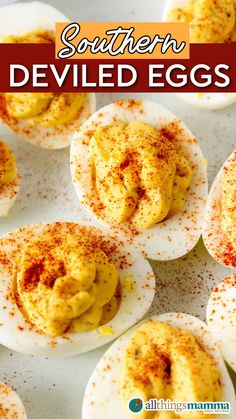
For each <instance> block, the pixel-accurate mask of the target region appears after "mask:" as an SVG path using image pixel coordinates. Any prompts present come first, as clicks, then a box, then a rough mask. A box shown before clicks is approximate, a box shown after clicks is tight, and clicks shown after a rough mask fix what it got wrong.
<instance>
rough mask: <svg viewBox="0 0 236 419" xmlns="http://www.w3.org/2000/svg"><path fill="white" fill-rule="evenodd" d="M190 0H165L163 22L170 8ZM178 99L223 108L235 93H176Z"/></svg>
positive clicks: (191, 103)
mask: <svg viewBox="0 0 236 419" xmlns="http://www.w3.org/2000/svg"><path fill="white" fill-rule="evenodd" d="M189 3H190V0H165V1H164V6H163V15H162V20H163V22H168V14H169V12H170V10H172V9H175V8H176V7H183V6H186V5H188V4H189ZM177 96H178V97H179V99H181V100H183V101H184V102H186V103H189V104H190V105H192V106H196V107H197V108H201V109H206V110H217V109H223V108H226V107H227V106H230V105H232V104H233V103H235V102H236V93H223V92H222V93H177Z"/></svg>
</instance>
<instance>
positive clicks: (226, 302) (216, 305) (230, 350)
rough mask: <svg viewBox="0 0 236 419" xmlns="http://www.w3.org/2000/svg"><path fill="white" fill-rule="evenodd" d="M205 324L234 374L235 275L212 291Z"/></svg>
mask: <svg viewBox="0 0 236 419" xmlns="http://www.w3.org/2000/svg"><path fill="white" fill-rule="evenodd" d="M207 323H208V327H209V329H210V330H211V332H212V335H213V336H214V339H215V341H216V342H217V343H218V345H219V347H220V351H221V353H222V355H223V357H224V359H225V360H226V361H227V363H228V364H229V365H230V366H231V368H232V369H233V370H234V371H235V372H236V274H235V275H233V276H231V277H228V278H225V279H224V280H223V281H222V282H220V283H219V285H218V286H217V287H215V288H214V290H213V291H212V294H211V296H210V299H209V302H208V305H207Z"/></svg>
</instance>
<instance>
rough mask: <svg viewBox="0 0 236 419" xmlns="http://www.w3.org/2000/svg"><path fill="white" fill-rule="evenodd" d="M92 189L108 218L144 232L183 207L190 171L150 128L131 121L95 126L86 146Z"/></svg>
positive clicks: (167, 143)
mask: <svg viewBox="0 0 236 419" xmlns="http://www.w3.org/2000/svg"><path fill="white" fill-rule="evenodd" d="M90 160H91V166H92V176H93V182H94V187H95V190H96V193H97V195H98V197H99V200H100V201H101V203H102V204H103V206H104V209H105V212H106V213H107V215H108V216H110V217H111V218H112V219H114V220H115V221H116V222H118V223H122V222H124V221H127V220H130V221H132V222H133V223H134V224H135V225H136V226H137V227H139V228H148V227H151V226H153V225H154V224H156V223H159V222H160V221H162V220H164V219H165V218H168V217H171V216H172V215H174V214H176V213H177V212H179V211H180V210H181V209H182V208H183V206H184V205H185V202H186V199H187V194H188V187H189V185H190V182H191V178H192V170H191V168H190V165H189V163H188V161H187V160H186V158H185V157H184V155H183V154H182V152H180V151H178V150H177V148H176V147H175V146H174V144H173V143H172V142H171V141H170V140H169V139H167V138H166V137H164V136H163V135H162V134H161V132H160V131H159V130H157V129H156V128H154V127H152V126H150V125H148V124H145V123H142V122H139V121H133V122H131V123H129V124H126V123H124V122H121V121H119V122H116V123H114V124H111V125H107V126H104V127H100V128H98V129H97V130H96V132H95V133H94V135H93V137H92V138H91V141H90Z"/></svg>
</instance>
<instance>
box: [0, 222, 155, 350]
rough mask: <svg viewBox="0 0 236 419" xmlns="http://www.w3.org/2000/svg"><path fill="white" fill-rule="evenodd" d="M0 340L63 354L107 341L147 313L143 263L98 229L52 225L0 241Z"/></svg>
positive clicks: (148, 273)
mask: <svg viewBox="0 0 236 419" xmlns="http://www.w3.org/2000/svg"><path fill="white" fill-rule="evenodd" d="M0 278H1V289H0V307H1V310H0V324H1V327H0V344H2V345H4V346H6V347H8V348H10V349H12V350H15V351H18V352H23V353H27V354H33V355H43V356H57V355H58V356H69V355H73V354H77V353H81V352H85V351H88V350H91V349H94V348H96V347H99V346H102V345H104V344H105V343H107V342H109V341H111V340H113V339H115V338H116V337H117V336H118V335H120V334H121V333H123V332H124V331H125V330H126V329H128V328H130V327H131V326H132V325H134V324H135V323H136V322H137V321H139V320H140V319H141V318H142V317H143V316H144V314H145V313H146V312H147V311H148V309H149V307H150V305H151V303H152V300H153V297H154V293H155V278H154V275H153V272H152V270H151V267H150V265H149V263H148V262H147V261H146V260H145V259H144V258H143V257H142V255H140V254H138V253H137V252H136V251H135V250H134V249H133V248H132V247H131V246H129V245H127V244H124V243H123V242H122V241H121V240H118V239H116V238H115V237H114V236H112V235H111V234H108V233H107V232H106V231H105V230H98V229H96V228H95V227H90V226H84V225H79V224H75V223H62V222H57V223H54V224H45V225H42V224H38V225H31V226H26V227H22V228H20V229H19V230H16V231H13V232H11V233H8V234H7V235H5V236H4V237H2V238H1V239H0Z"/></svg>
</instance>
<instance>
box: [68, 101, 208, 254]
mask: <svg viewBox="0 0 236 419" xmlns="http://www.w3.org/2000/svg"><path fill="white" fill-rule="evenodd" d="M135 103H136V106H130V101H129V100H122V101H118V102H114V103H112V104H110V105H108V106H105V107H104V108H102V109H100V110H99V111H97V112H96V113H95V114H94V115H92V116H91V118H89V120H88V121H86V122H85V124H84V125H83V126H82V127H81V129H80V130H79V132H78V133H77V134H75V136H74V138H73V141H72V144H71V172H72V180H73V183H74V187H75V190H76V192H77V194H78V197H79V200H80V201H81V202H82V203H83V205H85V206H86V208H87V209H88V210H89V211H90V213H92V214H93V215H94V216H95V217H96V218H97V220H98V221H100V222H101V223H103V224H104V225H105V226H106V227H108V228H109V229H110V230H111V231H113V232H116V234H119V235H121V236H122V238H123V239H125V240H127V241H128V242H129V243H132V244H133V245H134V246H135V247H137V248H138V250H139V251H142V252H144V253H145V255H146V256H147V257H149V258H151V259H155V260H171V259H176V258H178V257H181V256H183V255H185V254H186V253H188V252H189V251H190V250H191V249H192V248H193V247H194V246H195V245H196V243H197V241H198V239H199V237H200V235H201V225H202V224H203V220H204V216H205V204H206V198H207V165H206V161H205V160H204V158H203V155H202V152H201V150H200V147H199V145H198V143H197V141H196V139H195V138H194V136H193V134H192V133H191V132H190V131H189V129H188V128H187V127H186V125H185V124H184V123H182V122H181V121H180V120H179V119H178V118H177V116H175V115H174V114H173V113H171V112H170V111H168V110H167V109H165V108H163V107H162V106H160V105H158V104H157V103H154V102H148V101H142V100H138V101H136V102H135ZM114 118H118V119H120V120H121V121H124V122H127V123H129V122H131V121H133V120H139V121H142V122H146V123H147V124H150V125H153V126H154V127H156V128H162V127H164V126H166V125H167V124H170V123H173V121H178V124H179V125H178V126H179V128H180V129H181V130H182V133H181V134H180V135H179V136H178V144H179V145H180V147H181V149H182V151H183V153H184V155H185V156H186V157H187V159H188V161H189V163H190V165H191V167H192V170H193V178H192V181H191V185H190V188H189V191H188V197H187V202H186V204H185V206H184V208H183V209H182V211H180V212H179V213H177V214H176V215H174V216H173V217H171V218H170V219H168V220H166V221H162V222H160V223H158V224H156V225H155V226H153V227H151V228H148V229H142V230H141V229H136V227H135V229H136V232H135V234H133V233H132V231H133V230H132V228H130V227H131V223H130V222H124V223H122V224H118V223H116V222H115V221H112V220H111V219H110V218H109V217H107V216H106V214H105V212H104V213H102V214H100V215H99V218H98V215H97V214H96V213H94V212H93V205H94V203H95V204H97V203H99V199H98V197H97V196H96V194H95V193H94V188H93V182H92V176H91V170H90V163H89V150H88V149H89V146H88V143H89V136H88V134H89V133H91V130H94V129H96V127H97V126H103V125H107V124H111V123H112V122H114ZM89 135H90V134H89ZM78 172H79V173H80V174H79V176H80V178H79V177H78ZM91 204H92V205H91ZM136 233H137V234H136Z"/></svg>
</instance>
